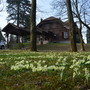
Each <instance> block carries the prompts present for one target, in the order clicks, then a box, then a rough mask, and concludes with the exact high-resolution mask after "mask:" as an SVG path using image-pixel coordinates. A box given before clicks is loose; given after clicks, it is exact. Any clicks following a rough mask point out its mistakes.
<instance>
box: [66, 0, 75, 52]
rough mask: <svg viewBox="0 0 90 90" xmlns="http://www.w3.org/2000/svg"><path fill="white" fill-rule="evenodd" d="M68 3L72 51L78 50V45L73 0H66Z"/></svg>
mask: <svg viewBox="0 0 90 90" xmlns="http://www.w3.org/2000/svg"><path fill="white" fill-rule="evenodd" d="M66 5H67V12H68V20H69V27H70V30H69V32H70V41H71V43H70V44H71V51H74V52H76V51H77V46H76V40H75V39H76V34H75V26H74V20H73V14H72V7H71V0H66Z"/></svg>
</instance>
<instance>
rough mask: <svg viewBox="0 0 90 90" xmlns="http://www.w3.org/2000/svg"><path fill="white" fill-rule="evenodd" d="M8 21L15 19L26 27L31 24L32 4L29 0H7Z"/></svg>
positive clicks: (15, 21)
mask: <svg viewBox="0 0 90 90" xmlns="http://www.w3.org/2000/svg"><path fill="white" fill-rule="evenodd" d="M7 3H8V5H7V12H8V13H9V15H8V21H14V23H17V19H19V24H20V25H22V26H25V27H28V26H30V12H31V5H30V1H29V0H7Z"/></svg>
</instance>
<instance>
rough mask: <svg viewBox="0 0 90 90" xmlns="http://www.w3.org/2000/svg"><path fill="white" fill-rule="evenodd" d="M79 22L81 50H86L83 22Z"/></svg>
mask: <svg viewBox="0 0 90 90" xmlns="http://www.w3.org/2000/svg"><path fill="white" fill-rule="evenodd" d="M79 23H80V30H79V36H80V42H81V51H85V48H84V42H83V37H82V32H81V31H82V23H81V22H80V21H79Z"/></svg>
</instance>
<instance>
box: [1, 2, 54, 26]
mask: <svg viewBox="0 0 90 90" xmlns="http://www.w3.org/2000/svg"><path fill="white" fill-rule="evenodd" d="M2 1H3V2H4V5H6V4H5V1H6V0H2ZM52 1H53V0H48V2H46V0H37V7H38V9H39V10H41V11H44V12H39V11H38V10H37V23H39V21H40V19H41V18H42V19H45V18H47V17H50V16H54V13H53V10H52V9H51V5H50V3H51V2H52ZM0 8H2V5H0ZM7 16H8V14H7V12H6V11H5V8H4V10H3V11H2V12H0V28H3V27H4V26H5V25H7V20H6V19H7Z"/></svg>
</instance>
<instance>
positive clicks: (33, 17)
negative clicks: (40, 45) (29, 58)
mask: <svg viewBox="0 0 90 90" xmlns="http://www.w3.org/2000/svg"><path fill="white" fill-rule="evenodd" d="M30 24H31V26H30V41H31V51H37V46H36V39H37V35H36V0H32V7H31V23H30Z"/></svg>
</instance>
